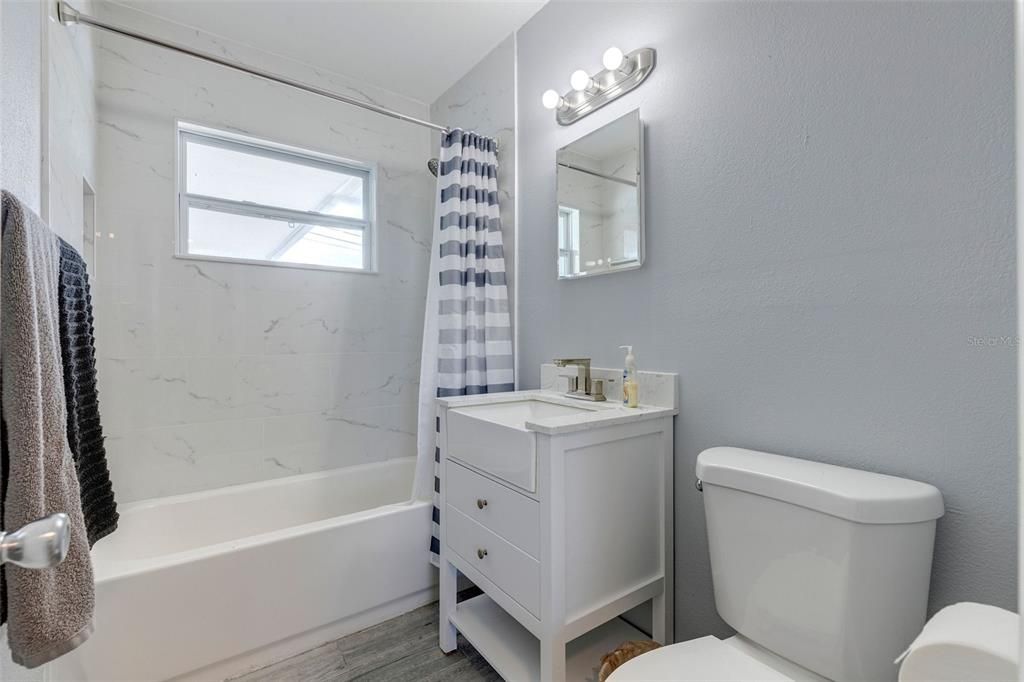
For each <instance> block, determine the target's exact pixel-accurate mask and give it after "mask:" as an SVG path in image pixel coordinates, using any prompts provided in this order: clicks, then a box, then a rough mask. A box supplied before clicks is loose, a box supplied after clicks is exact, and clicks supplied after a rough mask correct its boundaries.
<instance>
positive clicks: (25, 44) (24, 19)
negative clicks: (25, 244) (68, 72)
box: [0, 2, 45, 217]
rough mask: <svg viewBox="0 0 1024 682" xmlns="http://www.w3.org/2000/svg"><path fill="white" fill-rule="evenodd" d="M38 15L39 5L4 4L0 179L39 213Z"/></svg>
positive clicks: (41, 11) (42, 8) (0, 38)
mask: <svg viewBox="0 0 1024 682" xmlns="http://www.w3.org/2000/svg"><path fill="white" fill-rule="evenodd" d="M44 15H45V6H44V5H43V4H42V3H36V2H10V3H7V2H5V3H4V17H3V24H2V26H3V30H2V32H0V81H2V83H3V86H2V87H3V94H4V96H3V97H2V98H0V149H2V153H0V159H2V161H0V178H2V180H3V188H4V189H6V190H9V191H11V192H13V193H14V194H15V196H17V197H18V198H19V199H21V200H22V201H23V202H25V205H26V206H28V207H29V208H31V209H32V210H34V211H35V212H36V213H39V214H41V215H42V214H43V213H44V211H43V208H42V204H43V198H42V189H43V186H42V168H43V167H42V155H43V133H42V127H41V122H42V116H43V109H42V108H41V106H42V101H43V99H42V98H43V90H42V84H43V68H44V64H43V63H42V59H41V58H42V42H41V40H42V37H43V33H42V30H41V27H42V26H43V16H44ZM44 217H45V216H44Z"/></svg>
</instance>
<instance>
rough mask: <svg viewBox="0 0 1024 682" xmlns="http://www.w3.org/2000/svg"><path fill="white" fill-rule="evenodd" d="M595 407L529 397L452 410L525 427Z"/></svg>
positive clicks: (498, 422) (477, 417) (504, 423)
mask: <svg viewBox="0 0 1024 682" xmlns="http://www.w3.org/2000/svg"><path fill="white" fill-rule="evenodd" d="M594 410H595V408H592V407H583V406H579V407H577V406H575V405H562V404H560V403H552V402H548V401H546V400H537V399H536V398H529V399H526V400H517V401H515V402H510V403H493V404H490V405H472V406H469V407H460V408H456V409H455V410H453V411H454V412H459V413H461V414H464V415H466V416H469V417H474V418H476V419H483V420H485V421H489V422H494V423H495V424H501V425H503V426H510V427H512V428H516V429H525V428H526V422H528V421H530V422H532V421H537V420H538V419H547V418H548V417H568V416H571V415H574V414H581V413H584V412H593V411H594Z"/></svg>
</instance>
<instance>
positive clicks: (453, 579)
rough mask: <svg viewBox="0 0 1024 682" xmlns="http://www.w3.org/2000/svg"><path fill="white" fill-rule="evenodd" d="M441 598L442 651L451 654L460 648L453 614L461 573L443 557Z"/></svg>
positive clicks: (440, 627) (439, 606)
mask: <svg viewBox="0 0 1024 682" xmlns="http://www.w3.org/2000/svg"><path fill="white" fill-rule="evenodd" d="M439 577H440V580H441V585H440V587H441V596H440V600H439V601H438V608H439V609H440V614H439V618H438V621H439V629H440V632H439V635H438V640H439V642H440V644H441V651H443V652H445V653H446V654H450V653H451V652H453V651H455V649H456V648H457V647H458V642H457V635H458V631H457V630H456V629H455V626H454V625H452V621H451V618H450V616H451V614H453V613H455V602H456V593H457V590H458V581H459V571H458V569H457V568H455V567H454V566H452V565H451V564H450V563H449V562H448V561H447V560H446V559H445V558H444V556H442V557H441V574H440V576H439Z"/></svg>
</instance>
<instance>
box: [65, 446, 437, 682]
mask: <svg viewBox="0 0 1024 682" xmlns="http://www.w3.org/2000/svg"><path fill="white" fill-rule="evenodd" d="M414 466H415V458H403V459H396V460H391V461H387V462H380V463H373V464H366V465H360V466H355V467H349V468H345V469H338V470H334V471H326V472H321V473H314V474H305V475H300V476H292V477H288V478H282V479H277V480H273V481H266V482H260V483H251V484H245V485H238V486H232V487H228V488H220V489H217V490H211V491H205V492H200V493H193V494H187V495H178V496H174V497H166V498H160V499H155V500H147V501H143V502H136V503H131V504H125V505H122V506H121V507H120V512H121V521H120V524H119V528H118V530H117V532H115V533H114V534H113V535H111V536H109V537H107V538H105V539H103V540H100V541H99V542H98V543H96V546H95V547H94V548H93V565H94V567H95V571H96V632H95V634H93V636H92V637H91V638H90V639H89V641H87V642H86V643H85V644H83V645H82V646H81V647H80V648H79V649H78V650H76V651H74V652H72V653H71V654H69V655H67V656H64V657H63V658H61V659H58V660H57V661H56V662H54V663H53V664H51V666H50V670H49V671H48V672H49V674H48V675H47V677H49V678H50V679H55V680H65V679H66V680H72V679H73V680H167V679H171V678H182V679H203V680H206V679H211V680H212V679H224V678H226V677H230V676H232V675H236V674H240V673H243V672H246V671H248V670H252V669H254V668H258V667H260V666H262V665H266V664H267V663H270V662H272V661H274V660H279V659H281V658H286V657H288V656H290V655H294V654H296V653H299V652H301V651H305V650H306V649H310V648H312V647H315V646H317V645H319V644H322V643H324V642H327V641H330V640H332V639H335V638H337V637H341V636H343V635H346V634H349V633H351V632H355V631H356V630H360V629H362V628H364V627H369V626H370V625H374V624H376V623H379V622H381V621H383V620H386V619H388V618H391V617H393V616H396V615H398V614H400V613H404V612H406V611H409V610H411V609H413V608H416V607H418V606H422V605H423V604H427V603H429V602H431V601H432V600H434V599H435V598H436V592H435V590H436V588H435V585H436V570H435V569H434V568H432V567H431V566H430V564H429V559H428V555H429V553H428V547H429V538H430V530H431V518H430V512H431V504H430V503H429V502H416V501H412V502H410V501H409V496H410V491H411V490H412V478H413V470H414Z"/></svg>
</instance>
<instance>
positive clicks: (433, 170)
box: [427, 159, 440, 178]
mask: <svg viewBox="0 0 1024 682" xmlns="http://www.w3.org/2000/svg"><path fill="white" fill-rule="evenodd" d="M439 164H440V161H438V160H437V159H431V160H430V161H427V170H429V171H430V174H431V175H433V176H434V177H435V178H436V177H437V169H438V165H439Z"/></svg>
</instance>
